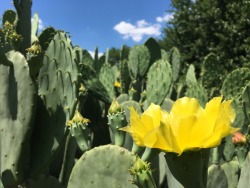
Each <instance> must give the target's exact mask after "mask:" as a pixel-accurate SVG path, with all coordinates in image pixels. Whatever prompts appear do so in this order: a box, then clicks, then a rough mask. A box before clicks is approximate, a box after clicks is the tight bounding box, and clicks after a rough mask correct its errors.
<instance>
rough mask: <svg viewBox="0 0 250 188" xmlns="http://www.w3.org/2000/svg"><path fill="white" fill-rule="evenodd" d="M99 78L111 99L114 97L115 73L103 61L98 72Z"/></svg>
mask: <svg viewBox="0 0 250 188" xmlns="http://www.w3.org/2000/svg"><path fill="white" fill-rule="evenodd" d="M99 79H100V81H101V83H102V84H103V86H104V87H105V88H106V90H107V92H108V94H109V97H110V98H111V99H112V100H113V99H114V98H115V87H114V84H115V74H114V71H113V69H112V68H111V66H110V65H109V64H108V63H104V65H103V66H102V67H101V70H100V73H99Z"/></svg>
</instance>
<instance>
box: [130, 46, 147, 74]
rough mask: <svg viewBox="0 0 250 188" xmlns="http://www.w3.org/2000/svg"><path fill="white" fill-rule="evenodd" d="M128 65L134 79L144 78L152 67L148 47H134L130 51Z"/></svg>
mask: <svg viewBox="0 0 250 188" xmlns="http://www.w3.org/2000/svg"><path fill="white" fill-rule="evenodd" d="M128 65H129V68H130V73H131V77H132V78H133V79H136V78H142V77H143V76H144V75H145V74H146V71H147V70H148V67H149V65H150V54H149V50H148V48H147V47H146V46H144V45H140V46H133V47H132V48H131V49H130V51H129V56H128Z"/></svg>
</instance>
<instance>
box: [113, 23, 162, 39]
mask: <svg viewBox="0 0 250 188" xmlns="http://www.w3.org/2000/svg"><path fill="white" fill-rule="evenodd" d="M114 30H116V31H117V32H118V33H120V34H121V35H122V36H123V38H124V39H129V38H132V40H134V41H135V42H140V41H141V40H142V38H143V37H144V36H145V35H148V36H160V35H161V25H160V24H158V23H156V24H151V23H148V22H146V21H145V20H139V21H137V22H136V23H135V24H131V23H128V22H125V21H121V22H120V23H118V24H116V25H115V26H114Z"/></svg>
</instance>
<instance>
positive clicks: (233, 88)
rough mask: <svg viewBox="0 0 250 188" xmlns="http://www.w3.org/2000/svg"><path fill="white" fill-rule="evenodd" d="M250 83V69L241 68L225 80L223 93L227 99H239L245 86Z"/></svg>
mask: <svg viewBox="0 0 250 188" xmlns="http://www.w3.org/2000/svg"><path fill="white" fill-rule="evenodd" d="M249 81H250V69H248V68H239V69H236V70H234V71H233V72H231V73H230V74H228V75H227V77H226V78H225V80H224V82H223V84H222V89H221V93H222V95H223V96H224V97H225V98H226V99H231V98H234V99H239V98H240V97H241V93H242V90H243V89H244V86H245V85H246V84H247V83H248V82H249Z"/></svg>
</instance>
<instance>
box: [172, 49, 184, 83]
mask: <svg viewBox="0 0 250 188" xmlns="http://www.w3.org/2000/svg"><path fill="white" fill-rule="evenodd" d="M169 58H170V64H171V66H172V70H173V81H174V82H176V81H177V80H178V78H179V73H180V70H181V56H180V53H179V51H178V49H177V48H175V47H174V48H172V49H171V52H170V57H169Z"/></svg>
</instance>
